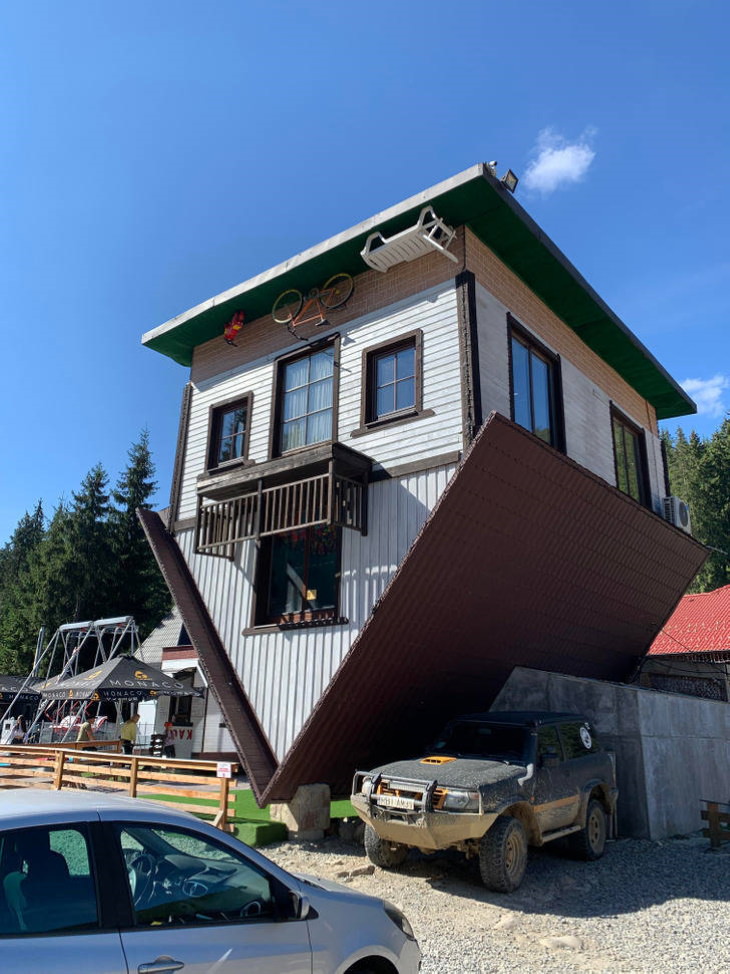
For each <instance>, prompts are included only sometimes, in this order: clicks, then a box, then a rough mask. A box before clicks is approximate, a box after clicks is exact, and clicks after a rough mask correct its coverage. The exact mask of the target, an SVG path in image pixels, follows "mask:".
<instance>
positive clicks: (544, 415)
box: [510, 319, 564, 450]
mask: <svg viewBox="0 0 730 974" xmlns="http://www.w3.org/2000/svg"><path fill="white" fill-rule="evenodd" d="M510 320H511V319H510ZM510 398H511V408H512V419H513V421H514V422H515V423H518V424H519V425H520V426H524V428H525V429H528V430H530V432H532V433H534V434H535V436H538V437H539V438H540V439H541V440H544V441H545V442H546V443H549V444H550V446H554V447H555V448H556V449H557V450H563V449H564V443H563V425H562V403H561V402H560V373H559V368H558V360H557V358H556V357H555V356H554V355H552V354H551V353H550V352H549V351H548V350H547V349H546V348H544V347H543V346H542V345H541V344H540V343H539V342H537V341H535V340H534V339H533V338H532V337H531V336H530V335H528V334H527V332H525V331H523V330H522V329H521V328H515V327H513V326H512V327H511V328H510Z"/></svg>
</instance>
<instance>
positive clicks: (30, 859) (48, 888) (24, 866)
mask: <svg viewBox="0 0 730 974" xmlns="http://www.w3.org/2000/svg"><path fill="white" fill-rule="evenodd" d="M0 876H1V877H2V893H3V894H4V904H5V905H4V907H3V909H2V910H0V934H2V935H3V936H5V935H7V934H16V935H18V934H55V933H61V932H62V931H63V932H69V933H70V932H74V931H81V930H93V929H94V928H95V927H96V928H97V929H98V919H97V916H98V914H97V902H96V887H95V883H94V877H93V875H92V872H91V864H90V859H89V851H88V845H87V840H86V832H85V827H84V826H75V825H58V826H49V827H47V826H43V827H42V828H31V829H17V830H13V831H6V832H3V833H2V837H1V838H0Z"/></svg>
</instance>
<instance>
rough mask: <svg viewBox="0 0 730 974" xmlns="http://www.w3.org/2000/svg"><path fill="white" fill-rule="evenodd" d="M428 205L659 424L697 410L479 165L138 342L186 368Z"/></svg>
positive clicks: (344, 266) (360, 265)
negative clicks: (496, 262)
mask: <svg viewBox="0 0 730 974" xmlns="http://www.w3.org/2000/svg"><path fill="white" fill-rule="evenodd" d="M427 204H431V205H433V206H434V208H435V209H436V212H437V214H438V216H439V217H440V218H441V219H442V220H444V221H445V222H446V223H448V224H450V225H452V226H460V225H462V224H465V225H466V226H468V227H469V228H470V229H471V230H472V232H473V233H474V234H475V235H476V236H477V237H478V238H479V239H480V240H481V241H482V242H483V243H484V244H485V245H486V246H488V247H489V248H490V249H491V250H493V251H494V253H495V254H496V255H497V256H498V257H499V258H500V260H502V261H503V262H504V263H505V264H506V265H507V266H508V267H509V268H510V270H512V271H513V272H514V273H515V274H516V275H517V276H518V277H519V278H520V279H521V280H522V281H523V282H524V283H525V284H526V285H527V287H529V288H530V290H531V291H533V292H534V293H535V294H536V295H537V296H538V297H539V298H540V299H541V300H542V301H544V303H545V304H546V305H547V306H548V307H549V308H550V309H551V311H553V312H554V313H555V314H556V315H557V316H558V317H559V318H560V319H561V320H562V321H563V322H565V324H566V325H567V326H568V327H569V328H571V329H572V330H573V331H574V332H575V333H576V334H577V335H578V336H579V337H580V338H581V339H582V341H584V342H585V343H586V345H587V346H588V347H589V348H591V349H593V351H595V352H596V353H597V354H598V355H600V357H601V358H602V359H604V361H606V362H607V363H608V364H609V365H610V366H611V367H612V368H613V369H615V371H616V372H617V373H618V374H619V375H620V376H621V377H622V378H623V379H624V380H625V381H626V382H628V384H629V385H630V386H631V387H632V388H634V389H635V390H636V391H637V392H638V393H639V394H640V395H641V396H642V397H643V398H645V399H647V400H648V401H649V402H650V403H651V404H652V405H653V406H654V408H655V410H656V414H657V418H658V419H670V418H672V417H675V416H686V415H690V414H692V413H695V412H696V411H697V407H696V406H695V403H694V402H693V401H692V399H691V398H690V397H689V396H688V395H687V393H686V392H685V391H684V390H683V389H682V388H681V386H680V385H679V384H678V383H677V382H676V381H675V380H674V379H673V378H672V377H671V376H670V375H669V373H668V372H667V371H666V370H665V369H664V367H663V366H662V365H661V364H660V363H659V362H658V361H657V360H656V359H655V358H654V356H653V355H652V354H651V352H649V350H648V349H647V348H646V347H645V346H644V345H643V344H642V342H641V341H639V339H638V338H637V337H636V335H634V333H633V332H632V331H631V330H630V329H629V328H628V327H627V326H626V325H625V324H624V323H623V321H621V319H620V318H619V317H618V316H617V315H616V314H615V313H614V312H613V311H612V310H611V309H610V308H609V307H608V305H607V304H606V303H605V302H604V301H603V299H602V298H601V297H600V296H599V295H598V294H597V293H596V292H595V291H594V290H593V288H592V287H591V286H590V285H589V284H588V282H587V281H586V280H585V279H584V278H583V276H582V275H581V274H580V273H579V271H578V270H577V269H576V268H575V267H574V266H573V264H572V263H571V262H570V261H569V260H568V258H567V257H566V256H565V255H564V254H563V253H562V251H560V249H559V248H558V247H557V246H556V245H555V244H554V243H553V241H552V240H551V239H550V238H549V237H548V236H547V235H546V234H545V233H544V232H543V231H542V230H541V229H540V227H539V226H538V224H537V223H535V221H534V220H533V219H532V217H530V216H529V214H528V213H527V212H526V211H525V210H524V208H523V207H522V206H520V204H519V203H518V202H517V200H515V198H514V197H513V196H512V194H511V193H510V192H509V191H508V190H507V189H506V188H505V187H504V186H503V185H502V184H501V183H500V181H499V180H497V179H496V178H495V177H494V176H493V175H492V174H491V172H490V170H489V168H488V167H487V166H486V165H485V164H484V163H480V164H478V165H476V166H472V167H471V168H470V169H467V170H465V171H464V172H462V173H459V174H458V175H456V176H453V177H451V178H450V179H447V180H445V181H444V182H442V183H439V184H438V185H437V186H434V187H432V188H431V189H428V190H426V191H424V192H422V193H419V194H417V195H416V196H413V197H411V198H410V199H408V200H405V201H404V202H402V203H399V204H397V205H396V206H393V207H390V208H389V209H387V210H384V211H383V212H381V213H378V214H376V215H375V216H373V217H370V218H369V219H368V220H365V221H364V222H363V223H360V224H358V225H357V226H355V227H352V228H350V229H349V230H346V231H344V232H343V233H341V234H338V235H337V236H335V237H331V238H329V239H328V240H325V241H323V242H322V243H320V244H317V245H316V246H314V247H312V248H310V249H309V250H306V251H304V252H303V253H301V254H298V255H297V256H296V257H293V258H291V259H290V260H287V261H285V262H284V263H282V264H279V265H277V266H276V267H273V268H271V269H270V270H268V271H265V272H263V273H262V274H259V275H257V276H256V277H253V278H251V279H250V280H248V281H245V282H243V283H242V284H239V285H236V286H235V287H232V288H230V289H229V290H227V291H224V292H223V293H221V294H219V295H216V296H215V297H214V298H210V299H209V300H207V301H204V302H203V303H202V304H199V305H197V306H196V307H194V308H192V309H190V310H189V311H187V312H184V313H183V314H181V315H178V316H177V317H175V318H172V319H171V320H170V321H168V322H165V324H163V325H160V326H159V327H158V328H155V329H154V330H152V331H150V332H148V333H147V334H145V335H144V336H143V338H142V343H143V344H144V345H145V346H147V347H148V348H151V349H154V350H155V351H157V352H160V353H162V354H163V355H167V356H168V357H169V358H172V359H173V360H174V361H176V362H178V363H179V364H181V365H184V366H190V365H191V363H192V357H193V349H194V348H195V347H196V346H197V345H201V344H203V343H204V342H207V341H209V340H210V339H211V338H215V337H216V336H221V340H223V339H222V334H223V328H224V327H225V324H226V323H227V322H228V320H229V319H230V317H231V315H232V314H233V312H234V311H236V310H238V309H239V308H241V309H242V310H243V311H245V312H246V318H247V320H249V321H253V320H255V319H256V318H259V317H262V316H263V315H265V314H268V313H269V312H270V310H271V307H272V305H273V303H274V301H275V299H276V297H277V295H278V294H280V293H281V292H282V291H284V290H286V289H287V288H290V287H297V288H299V289H300V290H302V291H304V292H306V291H308V290H309V289H310V288H311V287H312V285H313V283H317V284H321V283H323V282H324V281H325V280H326V279H327V278H328V277H329V276H330V275H331V274H334V273H337V272H338V271H348V272H349V273H351V274H353V276H354V275H355V274H359V273H362V272H363V271H364V270H366V265H365V263H364V261H363V260H362V258H361V257H360V251H361V250H362V247H363V245H364V243H365V239H366V237H367V236H368V234H370V233H372V232H373V231H374V230H376V229H378V230H381V231H383V233H384V234H385V235H386V236H390V235H391V234H393V233H397V232H398V231H400V230H402V229H405V228H406V227H407V226H409V225H410V224H411V223H413V222H414V220H413V217H414V215H416V214H417V213H418V212H419V211H420V209H421V208H422V207H423V206H426V205H427Z"/></svg>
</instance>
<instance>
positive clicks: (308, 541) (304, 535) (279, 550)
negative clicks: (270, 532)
mask: <svg viewBox="0 0 730 974" xmlns="http://www.w3.org/2000/svg"><path fill="white" fill-rule="evenodd" d="M260 571H261V577H260V596H259V598H260V600H261V601H260V604H259V611H258V613H257V614H258V616H259V618H258V619H257V622H258V623H259V624H262V623H267V622H270V623H271V622H273V623H282V622H283V623H286V622H295V623H297V622H316V621H318V620H321V621H324V620H328V619H334V618H335V616H336V614H337V597H338V590H339V572H340V529H339V528H336V527H333V526H331V525H318V526H316V527H310V528H302V529H301V530H299V531H290V532H289V533H288V534H279V535H275V536H274V537H271V538H267V539H265V540H264V542H263V545H262V558H261V567H260Z"/></svg>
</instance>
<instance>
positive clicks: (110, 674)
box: [38, 656, 203, 700]
mask: <svg viewBox="0 0 730 974" xmlns="http://www.w3.org/2000/svg"><path fill="white" fill-rule="evenodd" d="M38 690H39V691H40V692H41V694H42V695H43V696H44V697H46V699H48V700H153V699H154V698H155V697H202V696H203V691H202V690H201V689H200V688H197V687H195V688H194V687H191V686H187V685H186V684H185V683H180V681H179V680H176V679H174V677H172V676H169V675H168V674H167V673H163V672H162V670H158V669H156V668H155V667H154V666H148V665H147V663H143V662H142V661H141V660H138V659H135V658H134V656H114V657H112V659H109V660H107V661H106V663H102V664H101V665H100V666H95V667H94V668H93V669H91V670H85V671H84V672H83V673H77V674H76V676H69V677H67V678H66V679H65V680H60V681H58V682H56V681H53V680H48V681H46V683H45V684H40V685H39V686H38Z"/></svg>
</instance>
